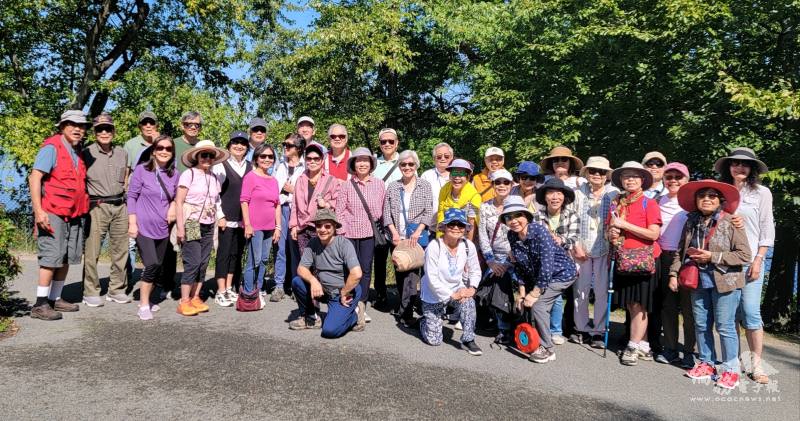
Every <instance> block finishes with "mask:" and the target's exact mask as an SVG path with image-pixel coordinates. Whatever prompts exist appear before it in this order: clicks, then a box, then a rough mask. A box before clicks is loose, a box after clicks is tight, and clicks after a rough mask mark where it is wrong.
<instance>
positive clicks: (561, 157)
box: [553, 156, 569, 162]
mask: <svg viewBox="0 0 800 421" xmlns="http://www.w3.org/2000/svg"><path fill="white" fill-rule="evenodd" d="M553 162H569V158H567V157H565V156H557V157H555V158H553Z"/></svg>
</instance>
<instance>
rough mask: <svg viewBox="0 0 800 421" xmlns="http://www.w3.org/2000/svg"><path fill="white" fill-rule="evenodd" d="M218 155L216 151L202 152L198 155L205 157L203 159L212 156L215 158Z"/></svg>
mask: <svg viewBox="0 0 800 421" xmlns="http://www.w3.org/2000/svg"><path fill="white" fill-rule="evenodd" d="M216 155H217V154H215V153H214V152H200V154H198V156H199V157H200V158H203V159H212V158H214V157H215V156H216Z"/></svg>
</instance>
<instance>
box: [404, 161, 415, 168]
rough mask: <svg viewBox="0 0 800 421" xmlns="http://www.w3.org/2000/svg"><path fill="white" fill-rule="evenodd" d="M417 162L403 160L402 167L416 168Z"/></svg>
mask: <svg viewBox="0 0 800 421" xmlns="http://www.w3.org/2000/svg"><path fill="white" fill-rule="evenodd" d="M416 165H417V164H415V163H413V162H401V163H400V168H414V167H415V166H416Z"/></svg>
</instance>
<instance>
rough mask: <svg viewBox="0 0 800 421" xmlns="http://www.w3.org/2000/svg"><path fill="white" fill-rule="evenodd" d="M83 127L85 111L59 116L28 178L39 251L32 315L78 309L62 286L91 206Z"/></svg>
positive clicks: (77, 255)
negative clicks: (82, 152) (63, 293)
mask: <svg viewBox="0 0 800 421" xmlns="http://www.w3.org/2000/svg"><path fill="white" fill-rule="evenodd" d="M87 126H89V122H88V121H86V114H84V113H83V111H79V110H68V111H65V112H64V113H63V114H61V120H59V122H58V131H59V133H56V134H55V135H53V136H51V137H49V138H47V139H45V141H44V143H43V144H42V147H41V149H39V153H38V154H37V155H36V161H35V162H34V163H33V171H31V175H30V177H29V178H28V183H29V187H30V192H31V203H32V205H33V216H34V221H35V223H36V231H37V246H38V249H39V285H38V287H37V288H36V303H35V304H34V305H33V308H31V317H33V318H35V319H42V320H58V319H60V318H61V312H64V311H78V305H77V304H72V303H68V302H66V301H64V300H63V299H61V290H62V289H63V288H64V281H65V280H66V279H67V272H68V270H69V265H70V264H78V263H80V261H81V254H82V253H83V226H82V224H81V219H82V218H81V217H82V216H83V215H84V214H86V212H88V210H89V195H88V194H87V193H86V166H85V165H84V163H83V160H82V159H81V158H80V154H79V150H78V149H79V148H80V142H81V141H82V140H83V137H84V136H85V135H86V128H87Z"/></svg>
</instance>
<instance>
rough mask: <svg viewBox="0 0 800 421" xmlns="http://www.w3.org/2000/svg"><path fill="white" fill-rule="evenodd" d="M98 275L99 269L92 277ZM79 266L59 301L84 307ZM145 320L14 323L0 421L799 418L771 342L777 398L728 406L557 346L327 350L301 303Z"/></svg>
mask: <svg viewBox="0 0 800 421" xmlns="http://www.w3.org/2000/svg"><path fill="white" fill-rule="evenodd" d="M23 263H24V267H25V273H24V276H22V277H21V278H20V279H18V280H17V281H16V283H15V284H14V288H13V289H15V290H18V291H20V292H19V294H18V296H19V297H21V298H24V299H27V300H31V299H32V298H33V295H34V294H33V293H34V290H35V288H34V275H35V273H36V262H35V260H33V259H30V258H26V259H24V261H23ZM100 270H101V276H107V273H108V266H107V265H101V269H100ZM80 274H81V268H80V266H73V267H72V270H71V272H70V277H69V278H68V284H67V287H66V289H65V290H66V296H67V298H74V299H77V298H79V294H80V291H81V286H80V283H79V279H80ZM162 307H163V309H162V310H161V311H160V312H158V313H156V319H155V320H154V321H152V322H141V321H139V320H138V318H137V317H136V305H135V304H134V303H132V304H127V305H119V304H114V303H108V304H106V305H105V306H104V307H102V308H99V309H93V308H88V307H86V306H83V305H82V306H81V310H80V311H79V312H77V313H71V314H70V313H67V314H65V317H64V320H61V321H57V322H43V321H39V320H33V319H31V318H29V317H20V318H18V319H17V323H18V324H19V325H20V327H21V330H20V332H19V333H18V334H17V335H16V336H15V337H13V338H10V339H5V340H3V341H0V419H7V420H28V419H133V418H137V419H143V420H144V419H180V420H194V419H221V418H231V419H245V418H266V419H330V418H333V419H456V418H458V419H504V420H505V419H562V418H563V419H578V418H581V419H642V418H647V419H656V418H664V419H681V418H690V419H727V420H733V419H751V420H752V419H760V420H768V419H778V420H784V419H787V420H789V419H799V418H800V403H798V402H800V401H798V395H800V392H799V390H798V389H800V375H799V374H800V347H799V346H798V345H795V344H791V343H788V342H783V341H779V340H775V339H771V340H769V341H768V345H767V351H766V356H765V358H766V361H767V362H768V363H769V365H770V366H771V367H772V368H773V369H774V370H777V373H776V374H774V375H773V376H772V378H773V379H774V382H775V383H773V384H772V385H770V388H769V389H768V388H762V389H760V390H756V389H755V387H754V384H753V383H751V382H749V381H744V382H743V384H744V385H745V386H743V388H741V389H739V390H735V391H733V392H730V393H722V392H721V391H720V390H719V389H716V388H715V387H714V386H712V385H709V384H701V383H693V382H692V381H691V380H689V379H687V378H685V377H683V376H682V373H683V371H682V370H680V369H679V368H677V367H672V366H667V365H661V364H657V363H654V362H640V363H639V365H638V366H636V367H624V366H622V365H620V364H619V361H618V359H617V358H616V357H615V356H614V355H613V354H609V358H607V359H603V358H602V356H601V354H600V353H599V352H598V351H596V350H592V349H590V348H587V347H583V346H579V345H575V344H569V343H568V344H565V345H562V346H559V347H557V355H558V359H557V360H556V361H555V362H552V363H550V364H547V365H538V364H534V363H531V362H528V361H527V360H526V359H523V358H520V357H519V356H518V355H517V354H515V353H514V352H511V351H510V350H506V349H502V350H501V349H497V348H490V343H491V341H492V339H491V338H490V337H488V336H479V337H478V339H477V342H478V344H479V345H480V346H481V347H482V348H483V350H484V355H483V356H481V357H472V356H470V355H468V354H467V353H466V352H464V351H462V350H460V349H459V348H458V347H457V344H458V340H457V338H458V337H459V335H460V332H453V331H452V330H451V329H449V328H447V327H446V328H445V338H446V343H445V344H443V345H442V346H439V347H430V346H427V345H425V344H423V343H422V342H421V341H420V340H419V339H418V337H417V336H416V335H415V332H414V331H406V330H403V329H401V328H399V327H397V325H396V324H395V323H394V321H393V319H392V317H390V316H389V315H388V314H385V313H380V312H377V311H369V314H370V316H371V317H372V318H373V322H372V323H370V324H368V325H367V329H366V331H365V332H363V333H353V332H351V333H348V334H347V335H346V336H345V337H344V338H341V339H338V340H325V339H322V338H321V337H320V336H319V331H303V332H293V331H290V330H288V328H287V323H286V322H287V318H288V317H289V315H290V313H291V312H292V310H293V309H294V302H293V301H291V300H284V301H283V302H281V303H278V304H275V303H268V305H267V307H266V309H265V310H264V311H260V312H255V313H237V312H236V311H235V310H233V309H232V308H225V309H222V308H219V307H217V306H215V305H214V304H213V303H212V304H211V311H210V312H209V313H206V314H203V315H200V316H196V317H191V318H186V317H182V316H179V315H178V314H176V313H175V303H174V302H173V301H167V302H164V303H163V304H162Z"/></svg>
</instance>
